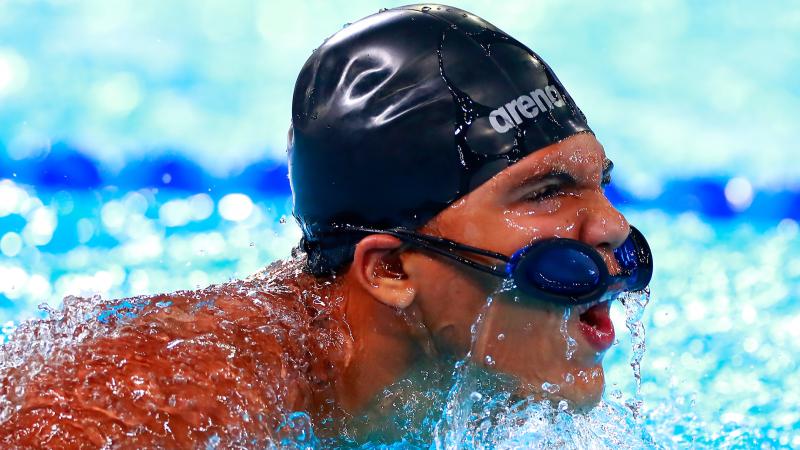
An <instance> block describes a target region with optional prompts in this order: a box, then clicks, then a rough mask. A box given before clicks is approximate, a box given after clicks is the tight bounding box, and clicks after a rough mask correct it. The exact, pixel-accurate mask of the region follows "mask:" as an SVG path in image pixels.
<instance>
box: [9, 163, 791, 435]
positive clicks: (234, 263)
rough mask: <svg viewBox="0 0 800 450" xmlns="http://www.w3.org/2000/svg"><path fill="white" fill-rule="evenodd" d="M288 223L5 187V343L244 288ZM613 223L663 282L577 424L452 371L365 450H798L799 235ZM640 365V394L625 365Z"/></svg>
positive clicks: (763, 227)
mask: <svg viewBox="0 0 800 450" xmlns="http://www.w3.org/2000/svg"><path fill="white" fill-rule="evenodd" d="M290 207H291V205H290V200H288V199H287V197H286V196H285V195H284V196H274V197H263V196H258V197H256V196H249V195H246V194H243V193H236V192H226V193H217V192H215V191H213V190H210V191H205V192H190V191H185V190H183V191H182V190H169V189H161V190H157V189H137V190H127V191H121V190H117V189H114V188H106V189H97V190H55V189H53V190H50V191H36V190H34V189H33V188H31V187H30V186H27V185H24V184H21V183H17V182H15V181H14V180H11V179H7V180H2V181H0V323H1V324H2V325H3V327H2V334H1V335H0V339H2V340H3V341H8V340H12V339H14V330H15V327H16V326H17V325H18V324H19V323H20V322H21V321H23V320H26V319H29V318H34V317H44V316H45V315H46V314H47V312H46V311H45V310H43V309H38V305H40V304H45V305H48V307H49V308H58V307H59V306H60V303H61V299H62V298H63V297H65V296H67V295H79V296H84V297H91V296H100V297H102V298H119V297H128V296H135V295H142V294H151V293H156V292H163V291H173V290H177V289H194V288H198V287H204V286H207V285H208V284H211V283H218V282H223V281H228V280H231V279H236V278H243V277H246V276H248V275H250V274H252V273H254V272H256V271H257V270H259V269H260V268H262V267H264V266H265V265H266V264H267V263H269V262H270V261H273V260H275V259H278V258H284V257H287V256H288V255H289V254H290V251H291V249H292V247H293V246H295V245H296V243H297V241H298V239H299V236H300V233H299V230H298V229H297V227H296V226H295V224H294V222H293V220H292V219H291V216H290V213H289V211H290ZM621 209H622V210H623V212H624V213H625V214H626V216H627V217H628V219H629V221H630V222H631V223H633V224H635V225H636V226H637V227H638V228H639V229H640V230H642V231H643V232H644V234H645V235H646V236H647V238H648V240H649V242H650V245H651V247H652V250H653V253H654V257H655V264H656V271H655V275H654V278H653V282H652V284H651V296H650V298H649V302H648V304H647V306H646V307H645V308H644V310H643V311H639V310H637V309H636V308H631V307H630V305H634V306H635V304H636V303H637V302H642V303H644V301H645V300H644V299H645V297H644V296H642V295H640V296H638V297H635V298H632V299H629V301H628V302H626V305H628V308H627V309H628V310H627V311H626V308H625V307H623V305H622V304H621V303H619V302H617V303H615V305H614V307H613V308H612V318H613V320H614V323H615V324H616V330H617V336H618V341H619V342H618V343H617V344H616V345H615V346H614V347H612V349H611V350H610V351H609V352H608V354H607V356H606V360H605V361H606V363H605V367H606V379H607V388H606V393H605V398H604V401H603V403H602V404H601V405H600V406H599V407H597V408H595V409H594V410H593V411H591V412H590V413H588V414H573V413H571V412H569V411H566V410H563V409H562V408H561V406H560V405H552V404H548V403H536V402H524V401H523V402H518V403H513V404H510V403H509V401H508V398H504V397H503V395H504V393H503V392H504V391H503V390H502V389H497V386H496V385H497V382H498V380H493V381H486V380H485V379H484V377H485V374H480V373H476V372H475V370H476V369H475V368H474V367H472V366H470V365H469V364H461V363H459V362H453V364H452V365H450V366H448V368H447V371H446V373H447V377H448V378H447V380H446V384H447V385H448V389H447V390H446V391H438V393H437V394H436V395H439V397H437V396H436V395H434V396H432V397H429V400H430V399H434V400H437V401H439V400H441V401H440V402H438V403H436V402H434V403H433V405H434V406H436V407H435V408H432V409H431V410H430V411H429V414H428V415H427V416H426V417H425V420H423V422H424V424H425V425H424V427H426V428H425V430H422V429H421V428H420V429H419V430H414V429H412V430H410V432H408V433H405V434H402V433H401V435H400V436H399V437H397V436H395V437H394V438H392V439H396V440H395V441H393V443H392V441H388V442H387V441H386V440H385V439H382V438H381V437H379V436H373V437H372V438H371V439H372V441H371V442H370V443H368V444H364V443H363V442H362V443H359V444H358V445H363V446H364V448H380V447H381V446H387V445H390V446H392V448H417V447H419V446H428V445H431V444H432V445H433V446H434V447H437V448H535V447H539V448H552V447H553V446H558V447H564V448H619V447H626V448H641V447H663V448H686V447H693V448H741V447H748V448H751V447H760V448H797V447H800V409H798V407H797V405H800V383H797V382H796V380H795V378H796V376H795V374H796V373H797V372H798V370H800V367H798V358H797V355H798V354H800V307H798V306H797V305H798V300H800V232H799V231H798V228H799V227H798V224H797V222H796V221H794V220H792V219H780V218H775V219H772V218H765V219H760V220H754V219H752V217H747V218H745V217H741V218H737V216H733V217H725V218H712V217H711V216H708V215H699V214H697V213H692V212H684V213H679V212H669V213H667V212H664V211H663V210H659V209H650V208H645V207H641V206H630V205H628V206H626V205H625V204H622V205H621ZM97 301H100V300H99V299H98V300H97ZM640 313H641V319H640V320H637V319H638V317H637V316H638V315H640ZM643 337H646V339H645V340H644V341H642V338H643ZM637 353H639V354H640V356H642V358H641V364H640V367H639V368H638V370H639V371H640V374H641V376H640V378H637V377H636V376H635V372H636V370H637V369H636V368H635V367H632V366H636V364H632V363H631V362H632V359H635V358H633V356H634V355H635V354H637ZM401 387H402V386H399V387H398V386H395V387H393V388H392V389H395V388H397V389H399V388H401ZM489 417H491V418H492V419H491V420H487V418H489ZM293 420H295V422H291V423H287V425H286V427H285V428H284V430H283V432H284V433H285V434H286V436H287V438H286V439H287V440H286V444H287V445H290V444H291V445H294V446H295V447H298V448H303V447H304V446H306V444H307V443H309V442H311V443H313V442H315V441H314V439H312V438H313V436H312V435H311V434H312V433H313V430H309V429H307V427H305V426H304V422H303V420H304V419H303V415H302V414H300V415H298V416H296V417H294V418H293ZM398 420H399V419H398ZM415 432H418V433H416V434H415ZM343 442H344V441H343ZM211 444H213V443H211ZM323 444H324V443H323ZM351 444H352V445H356V444H353V443H351ZM212 446H213V445H212Z"/></svg>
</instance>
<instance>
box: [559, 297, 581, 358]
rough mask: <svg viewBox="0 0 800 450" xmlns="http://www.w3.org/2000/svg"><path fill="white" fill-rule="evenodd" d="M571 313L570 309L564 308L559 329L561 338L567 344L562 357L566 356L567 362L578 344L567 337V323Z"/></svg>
mask: <svg viewBox="0 0 800 450" xmlns="http://www.w3.org/2000/svg"><path fill="white" fill-rule="evenodd" d="M571 311H572V309H571V308H564V317H563V318H562V320H561V327H560V331H561V336H562V337H563V338H564V341H565V342H566V343H567V350H566V352H565V353H564V356H566V358H567V359H568V360H570V359H572V355H573V354H574V353H575V349H577V347H578V343H577V342H576V341H575V339H574V338H573V337H572V336H570V335H569V332H568V330H567V324H568V323H569V315H570V312H571Z"/></svg>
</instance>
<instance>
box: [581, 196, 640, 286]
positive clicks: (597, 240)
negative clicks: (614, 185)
mask: <svg viewBox="0 0 800 450" xmlns="http://www.w3.org/2000/svg"><path fill="white" fill-rule="evenodd" d="M583 216H584V217H583V221H582V222H581V229H580V235H579V236H580V240H581V241H583V242H585V243H587V244H589V245H591V246H592V247H594V248H596V249H597V250H598V251H599V252H600V253H601V254H602V255H603V258H604V259H605V260H606V264H608V267H609V269H611V270H612V273H613V272H616V270H615V269H616V259H615V258H614V255H613V251H614V249H615V248H617V247H619V246H620V245H622V243H623V242H625V240H626V239H627V238H628V234H629V233H630V224H628V221H627V220H626V219H625V216H623V215H622V213H621V212H619V211H618V210H617V208H615V207H614V205H612V204H611V202H609V201H608V199H607V198H606V196H605V195H603V194H602V193H600V192H598V193H597V194H596V197H595V198H593V199H592V202H591V204H590V205H589V206H588V207H586V208H585V209H584V210H583Z"/></svg>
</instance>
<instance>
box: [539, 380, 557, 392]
mask: <svg viewBox="0 0 800 450" xmlns="http://www.w3.org/2000/svg"><path fill="white" fill-rule="evenodd" d="M542 390H543V391H545V392H547V393H550V394H555V393H556V392H558V391H560V390H561V386H559V385H557V384H553V383H548V382H547V381H545V382H544V383H542Z"/></svg>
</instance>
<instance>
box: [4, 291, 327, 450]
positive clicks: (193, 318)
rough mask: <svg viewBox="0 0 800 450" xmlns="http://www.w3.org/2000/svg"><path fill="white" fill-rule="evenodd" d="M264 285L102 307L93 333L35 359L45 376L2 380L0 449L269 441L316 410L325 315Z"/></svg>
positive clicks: (20, 373)
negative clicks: (279, 428)
mask: <svg viewBox="0 0 800 450" xmlns="http://www.w3.org/2000/svg"><path fill="white" fill-rule="evenodd" d="M264 288H265V285H264V282H263V280H262V281H259V280H258V279H253V280H247V281H240V282H231V283H226V284H222V285H216V286H211V287H209V288H206V289H201V290H197V291H182V292H176V293H173V294H165V295H156V296H152V297H141V298H132V299H125V300H118V301H113V302H109V303H107V304H105V305H103V306H102V307H100V308H97V309H94V310H92V311H93V312H92V313H93V314H94V313H96V314H97V316H96V317H94V318H89V319H88V320H87V322H91V323H93V325H91V327H92V329H91V332H83V333H82V334H81V336H82V337H81V338H77V337H76V339H74V340H72V341H71V343H70V345H64V346H62V347H61V348H58V349H56V350H54V351H51V352H49V353H47V354H40V355H38V357H37V358H33V359H36V360H37V362H36V367H35V368H34V367H33V366H31V364H30V363H29V362H28V363H23V364H21V365H19V366H18V367H16V368H15V369H14V370H3V371H2V373H0V377H2V381H3V383H2V385H3V390H5V391H7V392H9V391H11V392H13V395H12V396H11V397H9V401H8V402H6V404H5V405H2V408H3V410H2V415H0V431H2V433H0V436H2V437H0V442H3V439H6V440H7V443H15V444H16V443H28V444H30V445H35V444H41V443H43V442H45V441H46V440H48V439H49V440H51V441H49V442H52V443H54V444H58V446H60V445H61V444H64V445H67V446H71V445H74V444H75V443H79V442H81V441H84V442H92V443H94V444H96V445H104V443H105V442H106V441H107V440H108V439H112V440H117V439H125V440H126V441H129V442H132V443H135V442H140V443H143V444H144V443H156V442H158V443H163V444H164V445H169V444H171V445H175V444H179V443H181V442H184V443H189V442H193V443H194V444H196V443H197V441H198V439H203V438H204V437H210V436H213V435H214V434H217V435H220V436H222V435H224V436H227V437H229V438H232V437H235V436H237V435H241V436H247V437H248V439H250V438H253V437H255V438H258V437H259V436H260V437H261V438H263V440H266V439H267V438H268V436H269V434H270V433H271V430H272V429H274V426H275V425H276V423H275V422H276V420H279V418H280V416H281V415H282V414H283V413H285V412H287V411H293V410H304V409H306V406H307V404H308V402H309V399H310V397H311V395H312V392H311V391H312V386H311V385H312V384H313V383H312V381H311V380H310V379H309V378H310V377H309V374H310V373H311V372H312V370H311V369H312V368H311V365H312V362H310V361H309V359H310V352H309V345H310V344H312V343H311V342H308V340H309V339H311V340H313V339H314V338H313V336H312V335H313V333H310V334H309V333H308V331H309V327H311V326H312V323H313V321H314V320H316V318H315V315H314V312H315V311H314V309H313V308H309V307H307V305H306V304H305V302H304V301H302V300H301V299H299V298H297V296H294V295H292V294H293V293H295V292H296V290H295V288H293V287H291V286H284V289H277V290H275V289H273V290H270V289H264ZM309 336H312V337H309ZM167 429H168V430H169V431H167ZM54 430H56V431H57V432H56V431H54ZM48 436H49V437H48ZM26 439H27V440H26ZM53 439H54V440H53ZM137 439H138V440H137Z"/></svg>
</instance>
